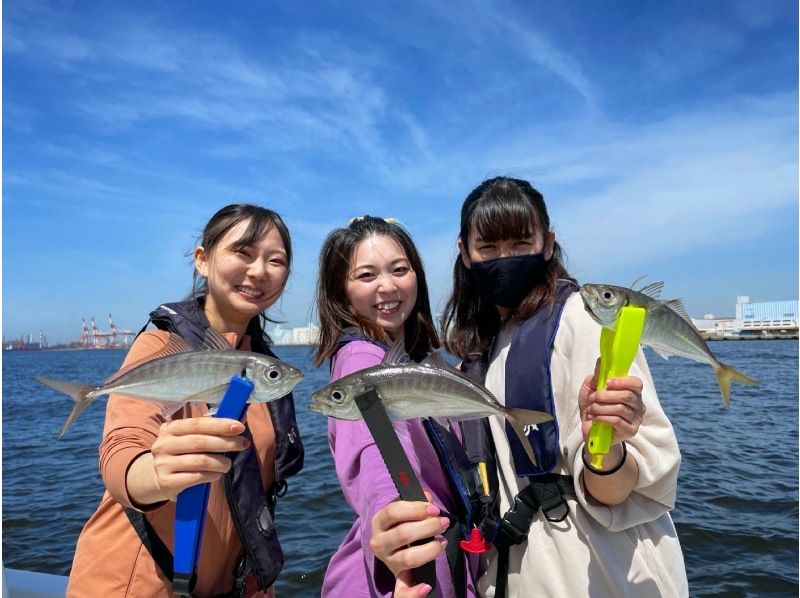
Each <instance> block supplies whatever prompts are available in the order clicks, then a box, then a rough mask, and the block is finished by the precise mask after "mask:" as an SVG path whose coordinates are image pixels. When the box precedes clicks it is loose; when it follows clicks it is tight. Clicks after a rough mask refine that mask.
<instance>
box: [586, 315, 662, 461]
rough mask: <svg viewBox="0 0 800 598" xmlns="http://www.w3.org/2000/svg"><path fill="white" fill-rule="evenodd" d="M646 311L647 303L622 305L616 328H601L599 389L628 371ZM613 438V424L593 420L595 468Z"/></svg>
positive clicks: (591, 448)
mask: <svg viewBox="0 0 800 598" xmlns="http://www.w3.org/2000/svg"><path fill="white" fill-rule="evenodd" d="M646 313H647V312H646V310H645V309H644V308H643V307H633V306H626V307H623V308H622V309H620V314H619V318H617V321H616V326H615V329H613V330H612V329H611V328H603V330H602V331H601V332H600V371H599V373H598V377H597V390H603V389H604V388H605V387H606V384H607V382H608V380H609V378H620V377H623V376H627V375H628V369H629V368H630V367H631V364H632V363H633V359H634V358H635V357H636V353H637V352H638V351H639V341H640V340H641V338H642V330H643V329H644V318H645V314H646ZM613 438H614V427H613V426H612V425H610V424H607V423H603V422H594V423H593V424H592V428H591V430H589V438H588V440H587V441H586V449H587V450H588V451H589V454H590V455H592V467H594V468H595V469H602V467H603V457H605V456H606V455H607V454H608V451H609V450H611V442H612V440H613Z"/></svg>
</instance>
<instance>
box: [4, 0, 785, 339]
mask: <svg viewBox="0 0 800 598" xmlns="http://www.w3.org/2000/svg"><path fill="white" fill-rule="evenodd" d="M188 7H191V10H188ZM4 9H5V10H4V11H3V34H4V43H3V61H4V63H3V66H4V67H5V68H4V81H3V82H4V84H5V93H4V97H3V117H4V118H3V133H4V149H5V160H4V162H3V168H4V170H3V254H4V259H3V334H4V336H5V337H6V338H12V339H13V338H18V337H19V336H20V335H22V334H24V335H27V334H35V335H38V331H39V330H40V329H41V330H43V331H44V333H45V334H46V335H47V336H48V338H49V339H50V341H51V342H69V341H71V340H74V339H75V338H77V337H78V336H79V335H80V330H79V326H80V324H79V322H80V318H81V317H87V318H88V317H91V316H92V315H94V316H97V317H98V318H101V319H104V315H105V314H107V313H108V312H109V311H111V312H112V313H113V314H114V319H115V321H119V322H121V323H122V324H123V325H124V326H125V327H126V328H128V329H130V330H138V329H139V328H140V327H141V325H142V324H144V322H145V321H146V319H147V314H148V313H149V311H151V310H152V309H154V308H155V307H157V306H158V305H159V304H160V303H163V302H167V301H175V300H179V299H181V298H182V297H184V296H186V294H187V293H188V292H189V290H190V288H191V262H190V259H189V257H188V256H189V254H190V252H191V250H192V249H193V247H194V244H195V241H196V238H197V235H198V233H199V232H200V229H201V227H202V226H203V225H204V224H205V222H206V221H207V220H208V218H209V217H210V216H211V214H212V213H213V212H214V211H215V210H216V209H218V208H219V207H221V206H223V205H225V204H227V203H231V202H239V201H249V202H255V203H262V204H265V205H267V206H268V207H271V208H273V209H275V210H276V211H278V212H279V213H280V214H281V215H282V216H283V217H284V219H285V221H286V223H287V225H288V227H289V229H290V231H291V233H292V237H293V244H294V249H295V257H294V264H293V271H292V275H291V278H290V280H289V283H288V286H287V290H286V293H285V295H284V297H283V298H282V300H281V301H279V302H278V304H277V305H276V306H275V309H274V310H273V311H272V312H271V314H272V315H273V316H274V318H275V319H278V320H283V321H284V322H285V323H286V325H287V326H299V325H301V324H304V323H305V322H307V321H309V320H312V321H313V320H314V314H313V310H312V305H311V302H312V298H313V290H314V284H315V282H316V271H317V261H316V260H317V254H318V251H319V247H320V244H321V242H322V239H323V238H324V237H325V235H326V234H327V233H328V232H330V231H331V230H332V229H333V228H335V227H337V226H343V225H344V224H345V223H346V222H347V220H348V218H350V217H352V216H356V215H360V214H365V213H370V214H374V215H378V216H387V217H388V216H394V217H397V218H399V219H400V220H401V221H402V222H403V224H404V225H405V226H406V227H407V228H408V230H409V231H410V233H411V235H412V236H413V238H414V240H415V241H416V243H417V245H418V246H419V248H420V251H421V253H422V256H423V259H424V261H425V266H426V273H427V277H428V282H429V286H430V290H431V303H432V308H433V311H434V312H440V311H441V310H442V307H443V301H444V299H445V297H446V294H447V292H448V287H449V278H450V272H451V268H452V263H453V260H454V259H455V257H456V250H455V243H456V236H457V231H458V214H459V209H460V205H461V202H462V201H463V199H464V197H465V196H466V194H467V193H468V192H469V191H470V190H471V189H472V188H473V187H474V186H475V185H477V184H478V183H479V182H480V181H481V180H482V179H484V178H486V177H488V176H494V175H499V174H508V175H511V176H517V177H522V178H527V179H530V180H531V181H532V182H533V184H534V185H535V186H536V187H537V188H538V189H539V190H540V191H541V192H542V193H543V194H544V196H545V199H546V201H547V203H548V208H549V210H550V215H551V221H552V225H553V228H554V230H555V232H556V238H557V240H558V241H559V242H560V243H561V245H562V247H563V248H564V250H565V252H566V255H567V258H568V266H569V269H570V272H571V273H572V274H573V275H574V276H576V277H577V278H578V279H579V281H580V282H607V283H612V284H619V285H622V286H629V285H630V284H631V283H632V282H633V280H634V279H636V278H637V277H638V276H640V275H648V280H649V281H650V282H653V281H656V280H663V281H664V282H665V286H664V291H663V293H662V294H663V296H664V298H675V297H680V298H682V299H683V300H684V303H685V304H686V306H687V309H688V310H689V312H690V313H691V314H692V315H696V316H697V317H702V316H703V315H705V314H707V313H714V314H716V315H718V316H725V315H730V314H732V313H733V309H734V307H735V298H736V296H738V295H749V296H750V297H751V298H752V299H753V300H754V301H757V300H781V299H795V298H796V297H797V286H798V267H797V255H798V210H797V181H798V176H797V173H798V156H797V129H798V119H797V81H796V79H797V77H796V73H797V6H796V4H794V3H790V2H786V1H774V2H763V3H752V2H746V1H734V0H725V1H722V2H718V3H713V4H702V3H701V4H698V3H694V2H688V1H684V2H677V3H671V4H670V5H661V4H658V3H645V4H641V3H631V4H624V3H623V4H617V5H612V6H605V5H598V4H596V3H592V2H588V1H584V2H576V3H574V4H571V5H569V6H567V7H564V6H560V5H559V6H556V5H550V4H546V3H534V4H530V3H519V2H482V1H475V2H458V3H448V4H439V5H435V4H434V5H429V3H422V2H410V3H404V5H403V6H402V7H399V6H394V5H392V4H388V3H387V4H382V3H375V4H371V5H369V6H364V5H361V4H356V3H345V4H344V5H342V3H339V2H327V1H321V2H319V3H314V5H313V6H307V5H268V6H267V5H248V6H237V7H236V9H235V10H231V9H229V8H226V7H223V6H221V5H215V4H210V5H204V4H201V5H196V4H191V5H189V4H188V3H182V2H176V3H170V4H167V5H164V4H162V3H155V2H143V3H140V4H137V6H136V7H135V8H134V7H128V6H127V5H124V4H116V5H115V4H113V3H112V4H103V5H92V6H81V7H77V6H72V5H64V4H60V3H55V2H48V1H46V0H42V1H37V2H25V3H9V4H8V5H7V6H4ZM76 329H77V334H76Z"/></svg>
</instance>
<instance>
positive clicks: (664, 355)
mask: <svg viewBox="0 0 800 598" xmlns="http://www.w3.org/2000/svg"><path fill="white" fill-rule="evenodd" d="M648 346H649V347H650V348H651V349H652V350H653V351H655V352H656V353H657V354H658V356H659V357H661V359H669V358H670V357H671V356H672V355H675V353H670V352H669V351H667V350H666V349H664V348H662V347H654V346H652V345H648Z"/></svg>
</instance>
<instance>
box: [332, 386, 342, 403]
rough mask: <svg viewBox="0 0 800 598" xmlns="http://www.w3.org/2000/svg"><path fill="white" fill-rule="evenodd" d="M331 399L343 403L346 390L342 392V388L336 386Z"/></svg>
mask: <svg viewBox="0 0 800 598" xmlns="http://www.w3.org/2000/svg"><path fill="white" fill-rule="evenodd" d="M331 399H333V400H334V401H336V402H337V403H341V402H342V401H343V400H344V392H342V391H341V389H338V388H334V389H333V390H332V391H331Z"/></svg>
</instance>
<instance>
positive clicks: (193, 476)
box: [127, 417, 250, 505]
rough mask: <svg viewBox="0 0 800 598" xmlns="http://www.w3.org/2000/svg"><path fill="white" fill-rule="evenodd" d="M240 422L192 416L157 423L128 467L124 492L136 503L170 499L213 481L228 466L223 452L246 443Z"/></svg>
mask: <svg viewBox="0 0 800 598" xmlns="http://www.w3.org/2000/svg"><path fill="white" fill-rule="evenodd" d="M243 431H244V424H242V423H241V422H239V421H236V420H233V419H225V418H215V417H192V418H188V419H177V420H173V421H170V422H166V423H164V424H161V427H160V428H159V431H158V438H156V440H155V442H154V443H153V446H152V447H151V449H150V452H149V453H145V454H143V455H142V456H141V457H140V458H138V459H137V460H136V461H134V463H133V464H132V465H131V467H130V469H129V470H128V476H127V484H128V495H129V497H130V498H131V500H132V501H134V502H135V503H136V504H139V505H147V504H153V503H157V502H160V501H163V500H171V501H174V500H176V499H177V496H178V494H180V492H181V491H182V490H185V489H186V488H188V487H190V486H195V485H197V484H202V483H205V482H213V481H215V480H218V479H219V478H220V477H222V476H223V475H224V474H225V473H226V472H227V471H228V470H229V469H230V467H231V461H230V459H228V458H227V457H226V456H225V455H224V454H220V453H227V452H229V451H241V450H244V449H246V448H247V447H248V446H249V445H250V443H249V441H248V440H247V439H246V438H243V437H242V436H240V434H241V433H242V432H243Z"/></svg>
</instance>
